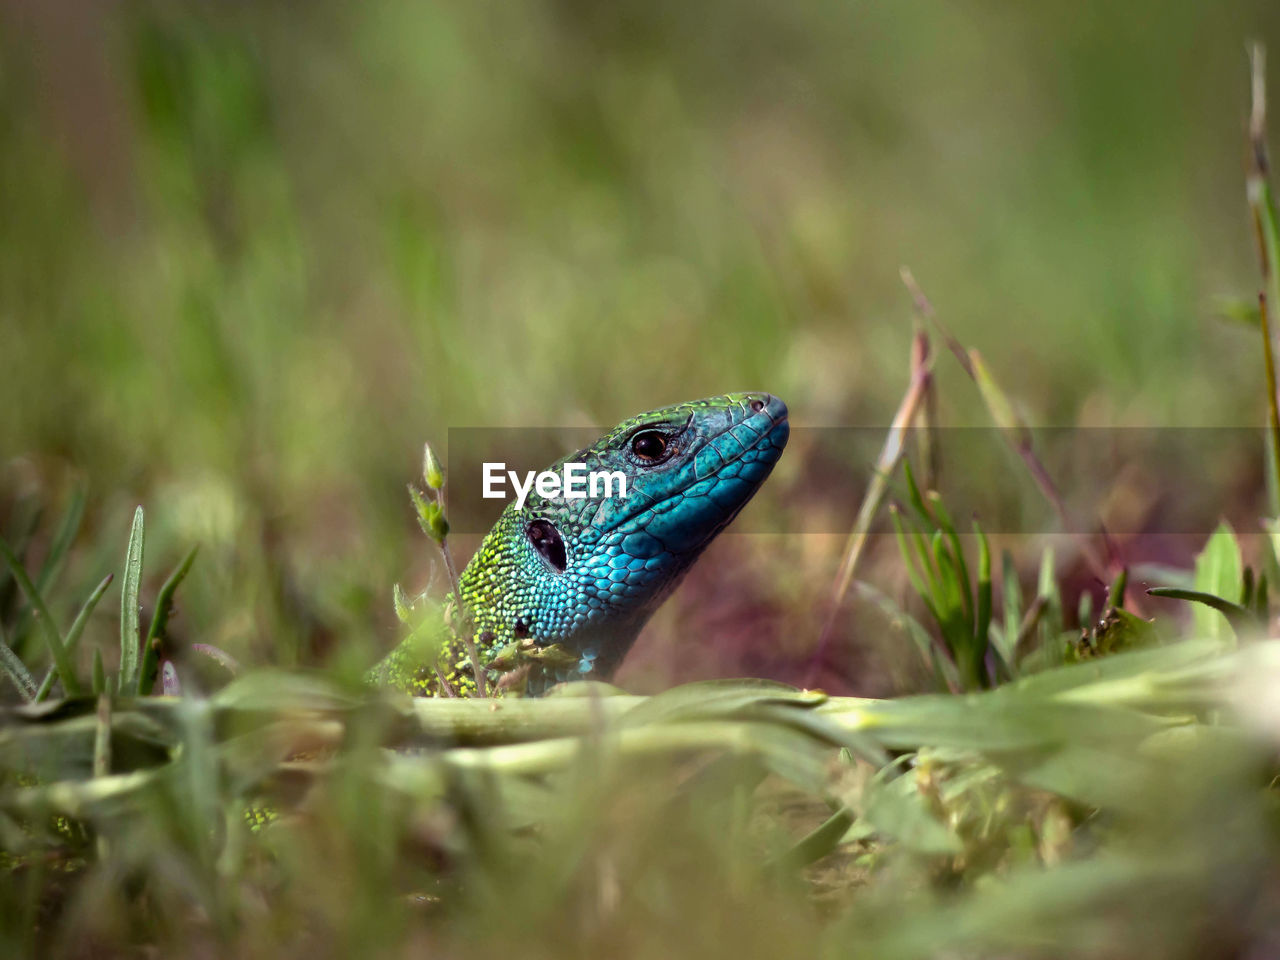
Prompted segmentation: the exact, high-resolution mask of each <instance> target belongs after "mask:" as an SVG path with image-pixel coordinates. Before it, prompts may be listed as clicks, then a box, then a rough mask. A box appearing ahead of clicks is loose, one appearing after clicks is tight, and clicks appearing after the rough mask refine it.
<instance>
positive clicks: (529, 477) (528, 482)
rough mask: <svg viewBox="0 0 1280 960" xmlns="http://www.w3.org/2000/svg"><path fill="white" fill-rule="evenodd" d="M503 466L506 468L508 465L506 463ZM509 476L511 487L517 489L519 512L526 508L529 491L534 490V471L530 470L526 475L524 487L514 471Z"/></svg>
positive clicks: (517, 507)
mask: <svg viewBox="0 0 1280 960" xmlns="http://www.w3.org/2000/svg"><path fill="white" fill-rule="evenodd" d="M503 466H504V467H505V466H506V464H505V463H504V464H503ZM507 476H509V477H510V478H511V485H512V486H513V487H515V489H516V509H517V510H519V509H520V508H521V507H523V506H524V501H525V498H526V497H528V496H529V491H530V490H531V489H532V488H533V471H532V470H530V471H529V472H528V473H527V474H526V475H525V478H524V484H523V486H522V485H521V483H520V478H519V477H518V476H516V472H515V471H514V470H508V471H507Z"/></svg>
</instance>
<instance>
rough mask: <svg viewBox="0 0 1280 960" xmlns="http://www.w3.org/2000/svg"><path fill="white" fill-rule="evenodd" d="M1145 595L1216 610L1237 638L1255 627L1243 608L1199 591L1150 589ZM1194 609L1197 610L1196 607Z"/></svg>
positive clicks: (1249, 614)
mask: <svg viewBox="0 0 1280 960" xmlns="http://www.w3.org/2000/svg"><path fill="white" fill-rule="evenodd" d="M1147 593H1149V594H1151V596H1153V597H1169V598H1171V599H1173V600H1190V601H1193V602H1195V603H1198V604H1202V605H1204V606H1205V607H1208V608H1209V609H1211V610H1216V611H1218V613H1220V614H1222V616H1224V617H1226V620H1227V623H1228V624H1229V625H1230V626H1231V629H1232V631H1233V632H1234V633H1235V634H1236V635H1237V636H1238V635H1239V634H1240V633H1241V632H1247V631H1248V630H1249V628H1250V627H1256V626H1257V623H1256V621H1255V620H1254V617H1253V614H1252V613H1251V612H1250V611H1249V610H1248V609H1247V608H1245V607H1242V606H1240V604H1238V603H1232V602H1231V601H1230V600H1224V599H1223V598H1222V597H1219V596H1217V595H1216V594H1212V593H1204V592H1202V591H1200V590H1181V589H1179V588H1178V587H1152V588H1151V589H1150V590H1148V591H1147ZM1196 609H1199V608H1198V607H1197V608H1196ZM1211 636H1212V637H1213V639H1215V640H1216V639H1221V638H1220V637H1219V636H1218V635H1216V634H1213V635H1211Z"/></svg>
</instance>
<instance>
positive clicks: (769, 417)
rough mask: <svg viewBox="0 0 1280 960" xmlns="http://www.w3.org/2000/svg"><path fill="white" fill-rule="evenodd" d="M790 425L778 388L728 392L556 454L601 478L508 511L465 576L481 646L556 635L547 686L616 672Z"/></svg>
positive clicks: (637, 420)
mask: <svg viewBox="0 0 1280 960" xmlns="http://www.w3.org/2000/svg"><path fill="white" fill-rule="evenodd" d="M788 430H789V426H788V422H787V407H786V404H784V403H783V402H782V401H781V400H779V399H778V398H777V397H774V396H772V395H770V394H767V393H732V394H727V395H725V396H720V397H711V398H708V399H705V400H695V401H692V402H690V403H681V404H677V405H676V406H672V407H665V408H663V409H660V410H654V411H651V412H649V413H644V414H641V415H640V416H637V417H632V418H631V419H629V420H625V421H623V422H622V423H620V424H618V426H616V427H614V428H613V430H611V431H609V432H608V433H607V434H605V435H604V436H603V437H601V438H600V439H599V440H598V441H596V442H595V443H594V444H592V445H591V446H589V447H587V448H585V449H583V450H579V451H578V452H576V453H573V454H571V455H569V456H567V457H565V458H563V459H562V460H560V461H557V463H556V464H555V465H553V466H552V468H551V470H552V471H557V472H559V471H561V470H562V468H563V466H564V464H566V463H574V464H582V465H583V468H582V469H583V472H585V473H586V474H596V475H597V476H599V477H600V478H601V481H600V482H598V483H595V484H587V483H585V482H584V483H583V484H582V489H581V490H580V495H577V496H574V497H569V496H564V495H561V496H557V497H554V498H552V497H542V496H538V495H537V494H536V493H535V494H532V495H530V496H529V498H528V499H527V500H526V501H525V503H524V505H523V506H522V507H521V508H519V509H517V508H516V507H515V505H514V504H510V505H508V506H507V508H506V509H505V510H504V511H503V514H502V516H501V517H500V518H499V520H498V522H497V524H495V526H494V528H493V530H492V531H490V533H489V534H488V536H486V537H485V539H484V541H483V543H482V544H481V546H480V549H479V551H478V552H477V554H476V556H475V558H473V560H472V562H471V563H469V564H468V565H467V568H466V570H465V571H463V575H462V578H461V589H462V597H463V600H464V602H465V603H466V605H467V607H468V609H469V610H470V611H471V616H472V622H473V624H474V628H473V629H474V632H475V635H476V637H477V639H478V641H479V644H478V645H479V646H480V648H481V649H483V650H486V651H492V650H496V649H498V648H501V647H504V646H506V645H508V644H511V643H514V642H523V643H524V644H525V645H526V646H528V645H530V644H532V645H533V646H534V647H550V646H552V645H554V646H555V647H556V648H557V650H560V651H564V652H566V653H567V654H568V657H569V659H568V661H567V662H562V663H561V665H560V666H559V667H558V668H556V669H554V670H552V669H551V668H548V667H545V666H544V667H543V668H542V669H541V671H540V673H541V677H540V682H543V683H544V684H545V683H546V682H554V681H555V680H557V679H570V678H573V677H592V678H606V677H608V676H609V675H611V674H612V672H613V670H614V669H615V668H616V667H617V665H618V664H619V663H620V662H621V660H622V658H623V656H624V655H625V654H626V652H627V650H628V648H629V647H630V646H631V643H632V641H633V640H634V639H635V637H636V635H637V634H638V633H639V631H640V629H641V627H642V626H643V625H644V623H645V621H646V620H647V619H648V618H649V616H650V614H652V613H653V611H654V610H655V609H657V607H658V606H659V605H660V604H661V603H662V601H663V600H664V599H665V598H666V597H667V595H668V594H669V593H670V592H671V590H672V589H673V588H674V587H675V586H676V584H677V583H678V582H679V580H680V578H681V577H682V576H683V575H684V574H685V573H686V572H687V571H688V570H689V568H690V567H691V566H692V565H693V563H694V561H695V560H696V559H697V558H698V556H699V554H701V552H702V550H703V549H704V548H705V547H706V546H707V544H709V543H710V542H711V541H712V540H713V539H714V538H715V537H716V535H717V534H718V533H720V531H721V530H723V529H724V528H725V527H726V526H727V525H728V524H729V522H730V521H731V520H733V518H734V517H735V516H737V514H738V511H740V510H741V509H742V507H743V506H744V505H745V504H746V503H747V501H748V500H750V499H751V497H752V495H754V493H755V492H756V490H757V489H759V487H760V484H761V483H763V482H764V480H765V478H766V477H767V476H768V475H769V472H770V471H771V470H772V469H773V465H774V464H775V463H776V462H777V461H778V458H779V457H780V456H781V455H782V450H783V448H784V447H785V446H786V443H787V436H788ZM606 481H607V482H606ZM537 674H539V671H537V670H535V671H534V675H531V678H530V689H531V691H532V690H534V689H536V687H537V682H539V678H538V676H536V675H537Z"/></svg>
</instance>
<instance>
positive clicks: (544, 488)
mask: <svg viewBox="0 0 1280 960" xmlns="http://www.w3.org/2000/svg"><path fill="white" fill-rule="evenodd" d="M536 486H537V489H538V496H540V497H545V498H546V499H547V500H554V499H555V498H556V497H558V496H560V475H559V474H558V473H552V472H551V471H550V470H543V471H542V472H541V473H540V474H538V482H537V484H536Z"/></svg>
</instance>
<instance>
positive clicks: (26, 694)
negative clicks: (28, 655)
mask: <svg viewBox="0 0 1280 960" xmlns="http://www.w3.org/2000/svg"><path fill="white" fill-rule="evenodd" d="M0 670H3V671H4V674H5V676H7V677H8V678H9V680H10V681H11V682H12V683H13V685H14V687H16V688H17V690H18V692H19V693H20V694H22V697H23V699H24V700H27V701H30V700H33V699H35V695H36V682H35V681H34V680H33V679H31V673H30V671H28V670H27V667H26V664H24V663H23V662H22V658H21V657H19V656H18V655H17V654H16V653H14V652H13V648H12V647H11V646H9V644H8V641H7V640H6V639H5V636H4V630H3V628H0Z"/></svg>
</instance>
